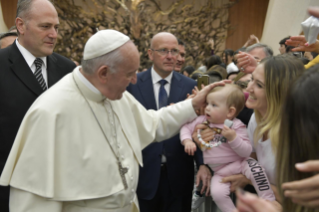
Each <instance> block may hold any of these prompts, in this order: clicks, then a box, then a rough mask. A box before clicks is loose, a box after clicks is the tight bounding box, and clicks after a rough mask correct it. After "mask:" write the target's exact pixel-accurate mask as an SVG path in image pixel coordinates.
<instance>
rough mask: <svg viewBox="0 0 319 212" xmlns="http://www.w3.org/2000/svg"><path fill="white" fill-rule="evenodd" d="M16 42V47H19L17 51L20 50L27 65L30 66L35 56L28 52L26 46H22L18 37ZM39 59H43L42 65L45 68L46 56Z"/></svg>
mask: <svg viewBox="0 0 319 212" xmlns="http://www.w3.org/2000/svg"><path fill="white" fill-rule="evenodd" d="M15 42H16V44H17V47H18V49H19V51H20V52H21V54H22V56H23V57H24V59H25V61H26V62H27V64H28V66H29V67H30V68H31V66H32V64H33V63H34V60H35V59H36V57H35V56H33V54H31V52H29V51H28V50H27V49H26V48H24V47H23V46H22V45H21V44H20V43H19V41H18V39H16V41H15ZM40 59H41V60H42V61H43V64H44V67H45V68H47V57H40Z"/></svg>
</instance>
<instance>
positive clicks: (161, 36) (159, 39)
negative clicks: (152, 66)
mask: <svg viewBox="0 0 319 212" xmlns="http://www.w3.org/2000/svg"><path fill="white" fill-rule="evenodd" d="M166 39H173V40H176V44H178V41H177V38H176V37H175V35H173V34H172V33H169V32H159V33H157V34H156V35H154V37H153V38H152V39H151V49H153V48H156V45H157V44H158V43H163V42H165V40H166Z"/></svg>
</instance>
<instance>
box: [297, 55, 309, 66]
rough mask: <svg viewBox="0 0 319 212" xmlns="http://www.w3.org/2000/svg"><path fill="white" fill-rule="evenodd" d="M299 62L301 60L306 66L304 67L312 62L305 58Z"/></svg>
mask: <svg viewBox="0 0 319 212" xmlns="http://www.w3.org/2000/svg"><path fill="white" fill-rule="evenodd" d="M298 59H299V60H301V62H302V63H303V64H304V65H307V64H308V63H309V62H310V60H309V59H308V58H305V57H300V58H298Z"/></svg>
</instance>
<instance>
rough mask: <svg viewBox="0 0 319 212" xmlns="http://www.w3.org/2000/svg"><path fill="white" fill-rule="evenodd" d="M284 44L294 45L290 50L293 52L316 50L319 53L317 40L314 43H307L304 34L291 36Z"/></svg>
mask: <svg viewBox="0 0 319 212" xmlns="http://www.w3.org/2000/svg"><path fill="white" fill-rule="evenodd" d="M286 45H289V46H295V47H296V48H293V49H292V50H291V51H293V52H303V51H305V52H317V53H319V41H318V40H317V41H316V42H315V43H313V44H311V45H309V44H308V42H307V40H306V38H305V36H303V35H299V36H291V37H290V38H289V39H288V40H286Z"/></svg>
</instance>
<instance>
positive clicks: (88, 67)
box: [81, 41, 132, 74]
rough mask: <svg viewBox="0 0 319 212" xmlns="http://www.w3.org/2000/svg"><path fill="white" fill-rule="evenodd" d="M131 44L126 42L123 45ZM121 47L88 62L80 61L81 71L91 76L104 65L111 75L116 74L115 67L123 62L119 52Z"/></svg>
mask: <svg viewBox="0 0 319 212" xmlns="http://www.w3.org/2000/svg"><path fill="white" fill-rule="evenodd" d="M129 42H132V41H128V42H126V43H125V44H127V43H129ZM125 44H124V45H122V46H121V47H120V48H117V49H115V50H113V51H111V52H109V53H107V54H105V55H102V56H100V57H97V58H93V59H90V60H82V62H81V66H82V69H83V71H84V72H85V73H86V74H93V73H94V72H95V71H97V70H98V69H99V68H100V67H101V66H103V65H106V66H108V67H109V69H110V71H111V73H115V72H117V70H116V66H117V65H118V64H120V63H121V62H123V60H124V58H123V55H122V52H121V49H122V47H123V46H125Z"/></svg>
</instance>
